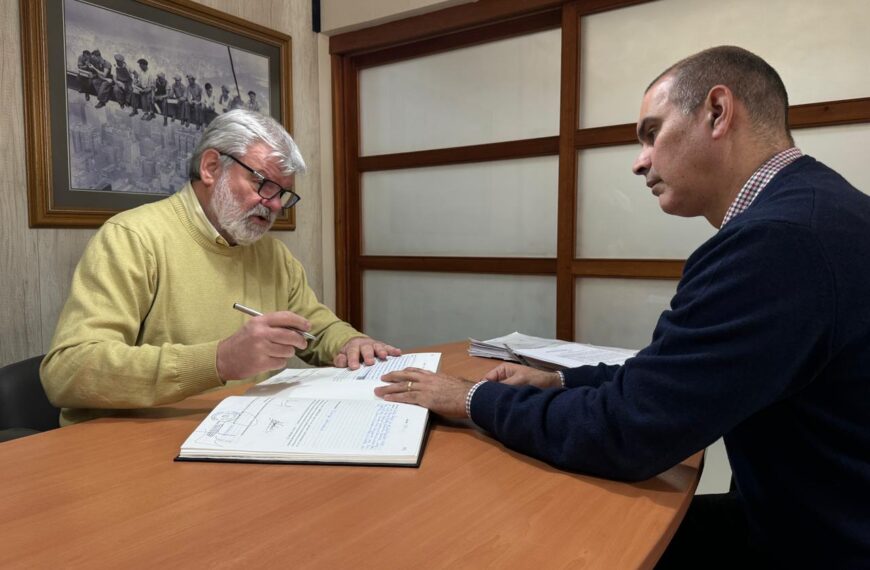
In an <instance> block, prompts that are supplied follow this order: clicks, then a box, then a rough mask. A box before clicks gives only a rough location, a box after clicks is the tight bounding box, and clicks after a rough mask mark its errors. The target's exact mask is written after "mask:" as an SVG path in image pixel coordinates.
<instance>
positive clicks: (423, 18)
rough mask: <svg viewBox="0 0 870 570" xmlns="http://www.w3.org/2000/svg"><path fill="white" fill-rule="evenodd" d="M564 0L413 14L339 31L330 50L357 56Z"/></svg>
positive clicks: (507, 0)
mask: <svg viewBox="0 0 870 570" xmlns="http://www.w3.org/2000/svg"><path fill="white" fill-rule="evenodd" d="M563 1H564V0H478V1H477V2H472V3H469V4H463V5H460V6H454V7H452V8H446V9H444V10H438V11H437V12H430V13H428V14H422V15H420V16H413V17H411V18H405V19H402V20H397V21H395V22H388V23H386V24H381V25H379V26H372V27H370V28H365V29H362V30H357V31H353V32H347V33H345V34H338V35H335V36H332V37H331V38H330V39H329V52H330V53H335V54H342V55H358V54H362V53H365V52H369V51H375V50H379V49H385V48H389V47H395V46H398V45H402V44H407V43H410V42H418V41H421V40H423V41H425V40H427V39H430V38H435V37H438V36H443V35H445V34H452V33H454V32H459V31H463V30H468V29H471V28H476V27H479V26H485V25H487V24H491V23H493V22H499V21H503V20H508V19H511V18H518V17H521V16H527V15H530V14H535V13H538V12H545V11H549V10H552V9H554V8H557V7H559V6H560V5H561V4H562V2H563Z"/></svg>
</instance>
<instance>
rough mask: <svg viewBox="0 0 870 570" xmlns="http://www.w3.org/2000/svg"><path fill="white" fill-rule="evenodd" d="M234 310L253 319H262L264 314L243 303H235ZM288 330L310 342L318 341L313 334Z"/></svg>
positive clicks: (291, 328)
mask: <svg viewBox="0 0 870 570" xmlns="http://www.w3.org/2000/svg"><path fill="white" fill-rule="evenodd" d="M233 308H234V309H235V310H237V311H241V312H243V313H245V314H246V315H250V316H252V317H262V316H263V313H261V312H260V311H258V310H256V309H252V308H250V307H246V306H244V305H242V304H241V303H233ZM287 329H289V330H291V331H294V332H298V333H299V334H301V335H302V336H303V337H305V338H306V339H308V340H317V337H316V336H314V335H313V334H311V333H309V332H306V331H303V330H301V329H296V328H293V327H287Z"/></svg>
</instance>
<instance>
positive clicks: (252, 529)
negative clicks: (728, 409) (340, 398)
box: [0, 342, 702, 570]
mask: <svg viewBox="0 0 870 570" xmlns="http://www.w3.org/2000/svg"><path fill="white" fill-rule="evenodd" d="M466 348H467V343H464V342H462V343H452V344H447V345H440V346H437V347H432V348H430V349H426V350H427V351H428V350H432V351H440V352H443V353H444V356H443V357H442V364H441V369H442V370H443V371H445V372H447V373H452V374H456V375H463V376H466V377H469V378H478V377H480V375H481V374H482V373H484V372H485V371H487V370H489V369H490V368H492V367H493V366H494V365H495V362H494V361H492V360H485V359H479V358H471V357H469V356H467V354H466ZM237 391H238V390H237ZM225 395H226V391H223V392H215V393H210V394H204V395H201V396H197V397H194V398H190V399H188V400H185V401H184V402H181V403H179V404H174V405H171V406H166V407H162V408H157V409H153V410H145V411H142V412H139V413H136V414H133V415H131V417H124V418H105V419H100V420H96V421H92V422H87V423H84V424H79V425H75V426H71V427H67V428H62V429H59V430H54V431H52V432H47V433H43V434H39V435H35V436H31V437H27V438H23V439H19V440H14V441H11V442H8V443H3V444H0V544H2V546H0V567H2V568H4V569H5V568H73V567H93V568H107V567H112V568H129V567H144V566H148V567H167V566H168V567H173V568H174V567H181V566H185V567H191V568H268V567H272V568H329V569H334V568H335V569H342V568H380V569H385V570H387V569H393V568H541V569H542V568H584V569H590V568H602V569H608V570H610V569H625V568H651V567H652V566H653V565H654V564H655V562H656V560H657V559H658V557H659V556H660V555H661V553H662V551H663V550H664V548H665V546H666V545H667V543H668V541H669V540H670V538H671V537H672V536H673V533H674V531H675V530H676V527H677V526H678V525H679V522H680V520H681V519H682V516H683V514H684V512H685V510H686V508H687V506H688V504H689V501H690V500H691V496H692V494H693V492H694V490H695V487H696V485H697V483H698V479H699V477H700V463H701V459H702V455H701V453H698V454H697V455H695V456H693V457H691V458H689V459H687V460H686V461H685V462H683V463H682V464H681V465H678V466H676V467H674V468H672V469H670V470H668V471H666V472H665V473H662V474H661V475H659V476H658V477H654V478H652V479H650V480H648V481H645V482H643V483H637V484H626V483H617V482H613V481H606V480H602V479H597V478H594V477H586V476H582V475H576V474H572V473H567V472H564V471H559V470H557V469H554V468H552V467H550V466H548V465H546V464H544V463H541V462H540V461H536V460H534V459H530V458H528V457H525V456H522V455H519V454H517V453H514V452H512V451H510V450H508V449H506V448H505V447H503V446H502V445H500V444H499V443H497V442H495V441H494V440H492V439H491V438H489V437H487V436H486V435H485V434H483V433H481V432H480V431H478V430H477V429H474V428H473V427H469V425H467V424H464V423H460V424H456V423H454V424H449V423H447V422H444V421H438V422H436V424H435V426H434V429H433V430H432V432H431V434H430V437H429V441H428V444H427V447H426V450H425V453H424V455H423V460H422V463H421V466H420V467H419V469H413V468H410V469H409V468H401V467H351V466H348V467H344V466H339V467H336V466H316V465H256V464H254V465H252V464H241V463H238V464H230V463H188V462H180V463H179V462H173V459H174V457H175V456H176V454H177V452H178V448H179V446H180V444H181V443H182V441H184V439H185V438H186V437H187V436H188V434H189V433H190V432H191V431H192V430H193V428H194V427H195V426H196V424H197V423H198V422H199V421H200V420H202V418H203V417H204V416H205V414H206V413H207V412H208V411H209V410H210V409H211V408H212V407H213V406H214V405H215V403H216V402H217V400H218V399H219V398H220V397H222V396H225Z"/></svg>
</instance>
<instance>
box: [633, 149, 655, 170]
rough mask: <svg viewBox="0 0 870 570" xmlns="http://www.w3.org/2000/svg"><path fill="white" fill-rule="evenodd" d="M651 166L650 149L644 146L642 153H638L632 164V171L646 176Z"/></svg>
mask: <svg viewBox="0 0 870 570" xmlns="http://www.w3.org/2000/svg"><path fill="white" fill-rule="evenodd" d="M649 168H650V159H649V151H648V150H647V149H645V148H644V149H641V151H640V154H638V155H637V158H635V159H634V164H632V165H631V171H632V172H634V173H635V174H637V175H638V176H646V173H647V172H649Z"/></svg>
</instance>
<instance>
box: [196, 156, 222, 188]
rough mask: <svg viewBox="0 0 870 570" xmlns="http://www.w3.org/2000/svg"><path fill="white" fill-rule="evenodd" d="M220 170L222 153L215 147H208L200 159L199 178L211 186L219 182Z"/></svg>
mask: <svg viewBox="0 0 870 570" xmlns="http://www.w3.org/2000/svg"><path fill="white" fill-rule="evenodd" d="M220 172H221V155H220V153H219V152H218V151H216V150H215V149H213V148H209V149H206V150H205V152H203V153H202V157H201V158H200V161H199V179H200V180H202V183H203V184H205V185H206V186H208V187H209V188H210V187H212V186H214V185H215V184H216V183H217V181H218V178H219V177H220Z"/></svg>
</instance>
